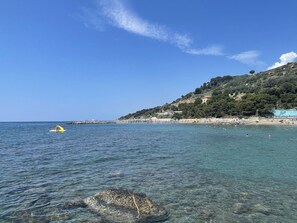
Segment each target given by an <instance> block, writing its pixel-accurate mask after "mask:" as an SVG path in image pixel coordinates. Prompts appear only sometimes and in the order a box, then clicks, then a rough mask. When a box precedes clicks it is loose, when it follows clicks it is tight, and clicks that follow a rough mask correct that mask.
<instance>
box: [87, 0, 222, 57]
mask: <svg viewBox="0 0 297 223" xmlns="http://www.w3.org/2000/svg"><path fill="white" fill-rule="evenodd" d="M96 3H97V9H96V10H95V11H90V10H89V11H88V10H84V14H85V15H86V16H85V18H86V19H85V25H86V27H93V28H95V29H99V30H100V31H102V29H103V28H102V24H103V23H108V24H110V25H112V26H115V27H118V28H120V29H123V30H126V31H128V32H131V33H134V34H137V35H141V36H144V37H148V38H152V39H156V40H159V41H163V42H167V43H170V44H172V45H174V46H175V47H178V48H179V49H181V50H182V51H183V52H185V53H188V54H193V55H213V56H221V55H223V48H222V47H220V46H210V47H208V48H202V49H195V48H193V47H192V44H193V40H192V38H191V37H190V36H189V35H187V34H181V33H178V32H172V31H170V30H169V29H168V28H167V27H166V26H163V25H159V24H154V23H151V22H149V21H146V20H144V19H142V18H140V17H139V16H138V15H136V14H135V13H134V12H133V11H132V10H130V9H129V8H128V7H127V6H126V5H125V4H124V3H123V1H121V0H97V1H96Z"/></svg>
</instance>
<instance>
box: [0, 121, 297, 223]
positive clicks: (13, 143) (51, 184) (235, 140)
mask: <svg viewBox="0 0 297 223" xmlns="http://www.w3.org/2000/svg"><path fill="white" fill-rule="evenodd" d="M56 124H58V123H0V222H100V217H99V216H97V215H96V214H94V213H92V212H90V211H89V210H88V209H86V208H79V207H77V208H73V207H72V208H69V207H68V206H67V203H69V202H71V201H74V200H78V199H82V198H86V197H88V196H91V195H94V194H95V193H97V192H99V191H102V190H104V189H106V188H109V187H117V188H126V189H132V190H135V191H136V192H144V193H146V194H147V195H148V196H150V197H151V198H152V199H153V200H155V201H156V202H157V203H160V204H162V205H163V206H165V207H166V209H167V210H168V211H169V212H170V215H171V216H170V219H169V220H168V221H167V222H184V223H191V222H193V223H194V222H195V223H196V222H220V223H221V222H228V223H229V222H240V223H241V222H269V223H270V222H297V128H296V127H295V128H294V127H284V126H280V127H256V126H255V127H250V126H245V127H243V126H238V127H233V126H232V127H231V126H230V127H229V126H201V125H144V124H139V125H67V124H65V125H64V126H65V128H66V130H67V131H66V132H65V133H63V134H61V133H51V132H49V129H52V128H54V126H55V125H56ZM247 134H248V135H247Z"/></svg>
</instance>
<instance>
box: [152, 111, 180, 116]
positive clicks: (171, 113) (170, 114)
mask: <svg viewBox="0 0 297 223" xmlns="http://www.w3.org/2000/svg"><path fill="white" fill-rule="evenodd" d="M182 113H183V112H182V111H172V110H166V111H162V112H159V113H157V116H158V117H171V116H173V115H174V114H182Z"/></svg>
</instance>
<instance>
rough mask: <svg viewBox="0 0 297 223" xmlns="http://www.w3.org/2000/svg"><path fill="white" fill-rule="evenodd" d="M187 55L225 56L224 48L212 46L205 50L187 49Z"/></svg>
mask: <svg viewBox="0 0 297 223" xmlns="http://www.w3.org/2000/svg"><path fill="white" fill-rule="evenodd" d="M185 52H186V53H188V54H193V55H213V56H223V55H224V53H223V47H222V46H216V45H214V46H210V47H207V48H203V49H191V48H189V49H186V50H185Z"/></svg>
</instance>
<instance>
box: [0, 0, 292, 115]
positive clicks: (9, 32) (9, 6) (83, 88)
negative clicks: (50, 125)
mask: <svg viewBox="0 0 297 223" xmlns="http://www.w3.org/2000/svg"><path fill="white" fill-rule="evenodd" d="M296 8H297V1H296V0H283V1H276V0H261V1H259V0H241V1H238V0H224V1H222V0H162V1H160V0H149V1H148V0H63V1H61V0H43V1H36V0H23V1H19V0H0V106H1V107H0V108H1V109H0V121H62V120H91V119H96V120H114V119H116V118H119V117H120V116H123V115H126V114H128V113H131V112H135V111H137V110H140V109H144V108H150V107H155V106H158V105H163V104H165V103H170V102H172V101H174V100H175V99H177V98H179V97H180V96H182V95H185V94H187V93H189V92H191V91H194V90H195V89H196V88H197V87H200V86H201V85H202V84H203V83H204V82H207V81H209V80H210V78H213V77H216V76H223V75H242V74H246V73H249V71H250V70H256V72H260V71H265V70H267V69H269V68H275V67H278V66H281V65H283V64H286V63H288V62H292V61H297V54H296V53H297V29H296V21H297V14H296Z"/></svg>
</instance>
